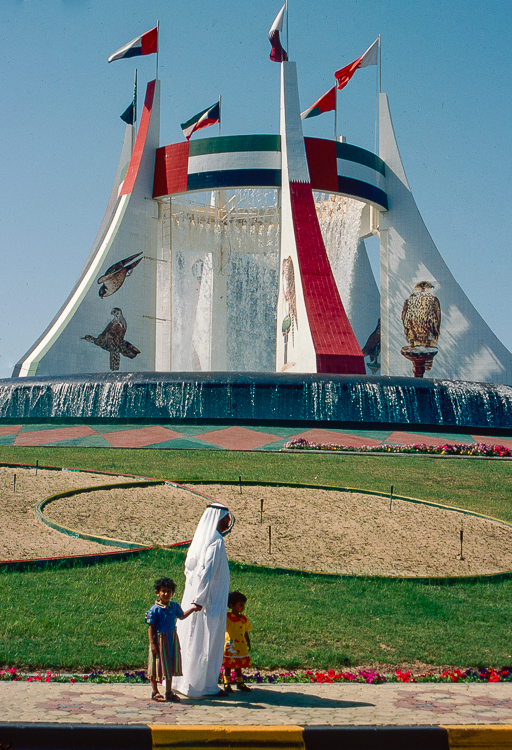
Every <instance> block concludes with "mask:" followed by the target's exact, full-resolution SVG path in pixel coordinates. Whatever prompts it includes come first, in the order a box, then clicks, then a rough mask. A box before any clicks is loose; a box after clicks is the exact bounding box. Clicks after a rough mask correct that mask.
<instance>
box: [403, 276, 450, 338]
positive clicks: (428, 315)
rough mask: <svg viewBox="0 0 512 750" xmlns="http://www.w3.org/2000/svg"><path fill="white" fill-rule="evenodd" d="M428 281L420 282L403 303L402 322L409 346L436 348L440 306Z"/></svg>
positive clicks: (439, 328) (439, 326) (439, 327)
mask: <svg viewBox="0 0 512 750" xmlns="http://www.w3.org/2000/svg"><path fill="white" fill-rule="evenodd" d="M433 288H434V285H433V284H431V283H430V281H420V282H419V283H418V284H416V286H415V287H414V291H413V293H412V294H411V296H410V297H408V298H407V299H406V300H405V302H404V307H403V310H402V322H403V324H404V333H405V338H406V339H407V341H408V342H409V346H437V342H438V339H439V331H440V330H441V305H440V304H439V300H438V299H437V297H434V295H433V294H432V292H430V291H429V289H433Z"/></svg>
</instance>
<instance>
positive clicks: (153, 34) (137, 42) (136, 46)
mask: <svg viewBox="0 0 512 750" xmlns="http://www.w3.org/2000/svg"><path fill="white" fill-rule="evenodd" d="M155 52H158V26H155V28H154V29H150V30H149V31H146V33H145V34H141V35H140V36H138V37H137V38H136V39H132V41H131V42H128V44H125V45H124V47H121V49H118V50H117V52H114V54H113V55H110V57H109V58H108V61H109V63H110V62H114V60H122V59H123V58H124V57H138V56H139V55H152V54H153V53H155Z"/></svg>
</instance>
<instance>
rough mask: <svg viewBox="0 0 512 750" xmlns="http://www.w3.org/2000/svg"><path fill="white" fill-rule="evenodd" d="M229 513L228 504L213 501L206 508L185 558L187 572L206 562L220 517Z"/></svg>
mask: <svg viewBox="0 0 512 750" xmlns="http://www.w3.org/2000/svg"><path fill="white" fill-rule="evenodd" d="M228 514H229V510H228V509H227V508H226V506H225V505H220V504H219V503H212V505H209V506H208V507H207V508H206V510H205V512H204V513H203V515H202V516H201V520H200V521H199V523H198V525H197V529H196V532H195V534H194V538H193V539H192V542H191V544H190V547H189V549H188V554H187V557H186V559H185V573H191V572H192V571H193V570H194V569H195V568H196V566H197V565H202V564H203V563H204V559H205V556H206V550H207V548H208V547H209V545H210V544H211V543H212V542H213V541H214V539H215V538H216V535H217V534H218V531H217V525H218V523H219V521H220V519H221V518H224V516H227V515H228Z"/></svg>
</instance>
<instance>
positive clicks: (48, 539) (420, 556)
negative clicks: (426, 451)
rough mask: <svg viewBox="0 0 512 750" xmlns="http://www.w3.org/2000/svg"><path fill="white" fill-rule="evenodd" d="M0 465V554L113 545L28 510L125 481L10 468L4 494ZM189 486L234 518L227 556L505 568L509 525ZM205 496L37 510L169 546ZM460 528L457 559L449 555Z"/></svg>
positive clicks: (126, 494)
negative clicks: (64, 530)
mask: <svg viewBox="0 0 512 750" xmlns="http://www.w3.org/2000/svg"><path fill="white" fill-rule="evenodd" d="M1 471H2V472H3V473H2V474H0V481H3V487H4V490H3V496H4V498H6V499H7V503H5V502H4V507H3V508H2V509H1V511H0V520H1V521H2V525H3V528H4V529H7V535H6V534H4V538H3V539H2V540H0V551H2V550H3V554H0V557H3V558H4V559H6V558H8V557H10V558H13V557H36V556H43V555H44V556H47V555H50V554H52V555H59V554H60V555H66V554H80V553H83V552H96V551H98V550H99V551H106V550H107V549H109V550H112V549H113V548H112V547H108V548H107V547H102V546H101V545H97V544H94V543H92V542H85V541H82V540H74V539H71V538H70V537H66V536H64V535H61V534H59V533H58V532H55V531H52V530H51V529H49V528H48V527H46V526H44V525H43V524H41V523H40V522H38V521H37V520H36V519H35V516H34V514H33V510H32V508H33V506H34V504H35V503H36V502H37V501H38V500H40V499H41V498H43V497H47V496H48V495H51V494H53V493H55V492H58V491H59V490H63V489H68V488H71V487H86V486H91V485H93V484H105V483H107V482H108V483H111V482H114V481H116V482H120V483H122V482H123V481H124V482H126V481H127V479H126V478H123V477H116V478H113V477H107V478H106V477H105V476H98V475H95V474H85V473H84V474H79V473H67V472H66V473H65V472H41V471H40V472H39V474H38V477H37V478H36V477H35V476H34V475H35V471H34V470H21V471H20V470H18V472H17V473H18V489H17V492H16V495H14V494H13V493H12V475H13V473H14V472H13V471H12V470H10V469H4V470H1ZM9 474H10V477H9ZM20 482H21V484H20ZM9 483H10V485H11V491H10V495H9ZM22 486H23V491H22V490H21V487H22ZM190 487H191V488H192V489H196V490H197V491H199V492H201V493H204V494H205V495H208V496H210V497H211V498H214V499H215V500H217V501H219V502H223V503H225V504H226V505H228V506H229V507H230V509H232V510H233V512H234V513H235V516H236V525H235V528H234V530H233V532H232V533H231V534H230V535H229V536H228V537H227V538H226V547H227V551H228V556H229V558H230V559H231V560H236V561H238V562H243V563H258V564H260V565H270V566H278V567H285V568H299V569H303V570H309V571H323V572H329V573H345V574H352V575H362V574H365V575H386V576H450V575H475V574H488V573H497V572H500V571H503V570H509V569H510V568H511V567H512V528H509V527H507V526H505V525H503V524H500V523H497V522H494V521H486V520H483V519H479V518H476V517H473V516H468V515H464V514H462V513H458V512H454V511H445V510H440V509H438V508H432V507H429V506H426V505H422V504H415V503H408V502H405V501H400V500H394V501H393V506H392V509H391V511H390V508H389V499H388V498H383V497H376V496H373V495H365V494H357V493H348V492H338V491H336V490H317V489H299V488H292V487H250V486H243V487H242V493H240V490H239V487H238V486H232V485H198V486H194V485H190ZM261 499H263V509H264V512H263V522H260V501H261ZM207 502H208V501H207V500H206V499H205V498H204V497H201V496H199V495H197V494H194V493H192V492H189V491H187V490H186V489H181V488H175V487H171V486H165V485H162V486H157V487H142V488H135V489H133V488H129V489H122V488H119V489H113V490H99V491H98V492H94V493H88V494H84V495H77V496H75V497H67V498H65V499H62V500H57V501H55V502H52V503H51V504H50V505H48V506H46V508H45V514H46V515H47V516H48V517H49V518H51V519H52V520H54V521H57V522H58V523H61V524H63V525H65V526H68V527H71V528H74V529H77V530H80V531H82V532H88V533H94V534H100V535H104V536H109V537H114V538H118V539H124V540H127V541H132V542H140V543H141V544H144V545H151V544H171V543H173V542H177V541H182V540H185V539H190V537H191V536H192V534H193V532H194V529H195V527H196V524H197V521H198V520H199V518H200V516H201V513H202V511H203V509H204V507H205V505H206V504H207ZM446 502H447V504H449V498H446ZM6 522H7V523H6ZM269 526H270V527H271V529H272V548H271V550H270V551H269ZM461 528H463V532H464V547H463V553H464V559H463V560H458V559H457V555H458V554H459V552H460V530H461Z"/></svg>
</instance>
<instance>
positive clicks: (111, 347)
mask: <svg viewBox="0 0 512 750" xmlns="http://www.w3.org/2000/svg"><path fill="white" fill-rule="evenodd" d="M110 314H111V315H112V316H113V320H111V321H110V323H109V324H108V325H107V327H106V328H105V330H104V331H103V332H102V333H100V335H99V336H91V335H89V334H87V336H82V339H85V341H89V342H90V343H91V344H96V346H99V347H101V348H102V349H105V351H107V352H110V369H111V370H119V363H120V361H121V354H122V355H123V357H129V358H130V359H135V357H136V356H137V354H140V350H139V349H137V347H136V346H134V345H133V344H130V342H129V341H125V340H124V334H125V333H126V320H125V319H124V316H123V311H122V310H121V308H120V307H114V308H112V311H111V313H110Z"/></svg>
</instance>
